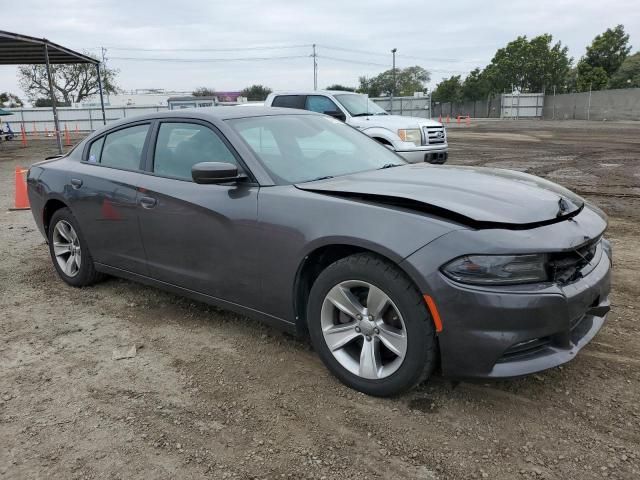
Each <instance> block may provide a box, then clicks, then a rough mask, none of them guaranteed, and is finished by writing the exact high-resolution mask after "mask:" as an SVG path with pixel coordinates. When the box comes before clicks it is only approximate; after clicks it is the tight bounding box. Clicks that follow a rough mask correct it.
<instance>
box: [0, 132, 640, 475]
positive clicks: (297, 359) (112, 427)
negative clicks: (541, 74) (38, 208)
mask: <svg viewBox="0 0 640 480" xmlns="http://www.w3.org/2000/svg"><path fill="white" fill-rule="evenodd" d="M454 127H455V126H454ZM450 143H451V158H450V163H451V164H465V165H487V166H496V167H505V168H512V169H519V170H526V171H528V172H532V173H535V174H538V175H541V176H543V177H546V178H549V179H551V180H554V181H557V182H559V183H562V184H564V185H566V186H568V187H570V188H572V189H574V190H576V191H577V192H579V193H580V194H582V195H584V196H586V197H587V198H588V199H590V200H592V201H593V202H595V203H597V204H598V205H600V206H601V207H602V208H603V209H604V210H605V211H606V212H607V213H608V214H609V215H610V222H611V223H610V229H609V234H608V236H609V238H610V239H611V241H612V243H613V247H614V255H615V270H614V290H613V294H612V304H613V310H612V312H611V314H610V316H609V320H608V323H607V324H606V325H605V327H604V328H603V330H602V331H601V332H600V334H599V335H598V336H597V337H596V338H595V339H594V341H593V342H591V344H590V345H588V346H587V347H586V348H585V349H584V350H583V351H582V352H581V354H580V355H578V357H577V358H576V359H575V360H574V361H573V362H571V363H569V364H567V365H565V366H564V367H562V368H556V369H553V370H550V371H546V372H543V373H540V374H537V375H533V376H531V377H529V378H526V379H521V380H514V381H504V382H497V383H488V384H481V383H480V384H471V383H464V382H463V383H460V384H457V385H456V384H452V383H451V382H448V381H445V380H443V379H441V378H439V377H437V376H436V377H434V378H432V379H431V380H429V381H428V382H427V383H426V384H424V385H422V386H420V387H419V388H418V389H416V390H414V391H412V392H410V393H408V394H405V395H403V396H400V397H397V398H392V399H378V398H372V397H367V396H365V395H362V394H359V393H356V392H354V391H352V390H350V389H348V388H346V387H344V386H342V385H341V384H340V383H338V382H337V381H336V380H335V379H334V378H333V377H332V376H331V375H330V374H329V373H328V372H327V370H325V368H324V367H323V365H322V364H321V363H320V361H319V359H318V358H317V356H316V355H315V354H314V352H313V351H312V350H311V348H310V346H309V344H308V342H307V341H305V340H301V339H295V338H292V337H290V336H287V335H284V334H282V333H280V332H278V331H276V330H272V329H270V328H268V327H266V326H263V325H261V324H258V323H257V322H254V321H251V320H248V319H246V318H242V317H240V316H237V315H235V314H231V313H228V312H224V311H220V310H217V309H214V308H211V307H208V306H206V305H202V304H199V303H194V302H192V301H190V300H186V299H183V298H179V297H176V296H174V295H171V294H167V293H164V292H162V291H159V290H155V289H152V288H147V287H144V286H141V285H137V284H134V283H131V282H128V281H123V280H118V279H109V280H107V281H105V282H104V283H101V284H99V285H97V286H95V287H92V288H86V289H82V290H78V289H73V288H70V287H67V286H65V284H64V283H63V282H62V281H61V280H59V279H58V278H57V277H56V274H55V272H54V269H53V267H52V265H51V261H50V259H49V256H48V252H47V248H46V246H45V244H44V241H43V238H42V237H41V236H40V234H39V232H38V231H37V230H36V227H35V225H34V223H33V220H32V218H31V213H30V212H8V211H7V209H8V207H10V206H11V204H12V200H13V170H14V168H15V166H16V165H21V166H28V165H30V164H31V163H32V162H34V161H38V160H40V159H42V158H44V157H45V156H46V155H49V154H52V153H55V149H54V147H53V143H52V142H50V141H42V140H41V141H32V142H31V143H30V145H29V147H28V148H20V144H19V142H13V144H11V145H9V144H1V145H0V259H1V260H0V478H11V479H14V478H45V477H46V478H100V479H102V478H113V479H119V478H127V479H130V478H161V479H165V478H166V479H169V478H203V477H204V478H216V479H217V478H234V479H249V478H260V479H271V478H314V479H347V478H357V479H366V478H369V479H376V478H390V479H396V478H398V479H399V478H416V479H465V478H489V479H518V478H523V479H527V478H529V479H532V478H536V479H539V478H544V479H552V478H558V479H573V478H576V479H594V478H618V479H631V478H636V479H637V478H640V357H639V356H638V346H639V345H640V343H639V342H640V324H639V323H638V311H639V310H640V305H638V304H636V303H635V302H636V300H637V299H638V297H639V296H640V286H639V284H640V273H639V272H640V253H639V252H640V240H639V233H640V227H639V221H640V208H639V207H640V200H639V196H640V124H632V123H595V122H594V123H586V122H562V123H560V122H555V123H554V122H540V121H538V122H532V121H531V122H524V121H491V122H489V121H487V122H481V123H476V122H474V123H473V124H472V125H471V126H470V127H466V126H464V125H463V126H460V127H456V128H451V129H450ZM134 344H135V345H136V346H137V347H138V351H137V354H136V356H135V357H134V358H130V359H123V360H113V359H112V353H113V350H114V349H117V348H119V347H123V346H128V345H134Z"/></svg>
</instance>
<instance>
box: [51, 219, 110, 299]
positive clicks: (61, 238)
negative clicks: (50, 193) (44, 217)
mask: <svg viewBox="0 0 640 480" xmlns="http://www.w3.org/2000/svg"><path fill="white" fill-rule="evenodd" d="M47 233H48V240H49V253H50V254H51V260H52V261H53V266H54V267H55V269H56V271H57V272H58V275H59V276H60V278H62V280H64V281H65V282H66V283H67V284H69V285H71V286H72V287H86V286H89V285H92V284H94V283H96V282H98V281H99V280H101V278H102V274H100V273H98V272H96V269H95V267H94V265H93V257H92V256H91V252H89V247H88V245H87V242H86V241H85V239H84V236H83V235H82V231H81V230H80V225H79V224H78V221H77V220H76V217H74V216H73V213H71V210H69V209H68V208H61V209H59V210H57V211H56V212H55V213H54V214H53V216H52V217H51V221H50V222H49V231H48V232H47Z"/></svg>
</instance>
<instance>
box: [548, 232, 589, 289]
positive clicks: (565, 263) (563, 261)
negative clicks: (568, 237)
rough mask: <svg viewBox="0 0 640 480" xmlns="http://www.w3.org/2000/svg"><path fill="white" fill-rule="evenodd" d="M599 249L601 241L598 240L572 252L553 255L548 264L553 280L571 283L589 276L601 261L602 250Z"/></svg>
mask: <svg viewBox="0 0 640 480" xmlns="http://www.w3.org/2000/svg"><path fill="white" fill-rule="evenodd" d="M599 247H600V239H596V240H594V241H593V242H590V243H587V244H586V245H583V246H582V247H580V248H577V249H575V250H573V251H571V252H562V253H554V254H552V255H551V257H550V258H549V263H548V265H549V269H550V272H549V273H550V274H551V278H552V280H553V281H556V282H558V283H570V282H573V281H575V280H578V279H580V278H582V277H583V276H585V275H587V274H588V273H589V272H591V270H593V269H594V268H595V266H596V265H597V264H598V261H599V260H600V255H602V249H601V248H599Z"/></svg>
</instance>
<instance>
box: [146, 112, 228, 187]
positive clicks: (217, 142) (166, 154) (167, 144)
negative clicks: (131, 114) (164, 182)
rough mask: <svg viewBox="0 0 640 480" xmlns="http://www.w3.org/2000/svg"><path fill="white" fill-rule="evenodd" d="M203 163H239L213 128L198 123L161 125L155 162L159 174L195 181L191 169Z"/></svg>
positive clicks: (155, 168)
mask: <svg viewBox="0 0 640 480" xmlns="http://www.w3.org/2000/svg"><path fill="white" fill-rule="evenodd" d="M200 162H226V163H233V164H234V165H236V164H237V162H236V159H235V157H234V156H233V154H232V153H231V151H230V150H229V149H228V148H227V146H226V145H225V144H224V142H223V141H222V139H220V137H219V136H218V135H217V134H216V133H215V132H213V131H212V130H211V129H210V128H208V127H205V126H204V125H198V124H196V123H178V122H176V123H173V122H171V123H169V122H166V123H165V122H163V123H161V124H160V130H159V132H158V140H157V142H156V149H155V154H154V159H153V171H154V172H155V173H157V174H158V175H163V176H168V177H177V178H184V179H188V180H191V178H192V177H191V167H192V166H193V165H194V164H196V163H200Z"/></svg>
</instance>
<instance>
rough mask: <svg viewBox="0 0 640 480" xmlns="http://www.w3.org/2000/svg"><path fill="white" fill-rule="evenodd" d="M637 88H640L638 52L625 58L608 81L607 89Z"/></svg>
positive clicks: (639, 55)
mask: <svg viewBox="0 0 640 480" xmlns="http://www.w3.org/2000/svg"><path fill="white" fill-rule="evenodd" d="M638 87H640V52H636V53H634V54H633V55H631V56H630V57H627V58H626V59H625V60H624V62H622V65H620V68H619V69H618V70H617V71H616V73H614V74H613V75H612V76H611V80H609V88H638Z"/></svg>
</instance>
